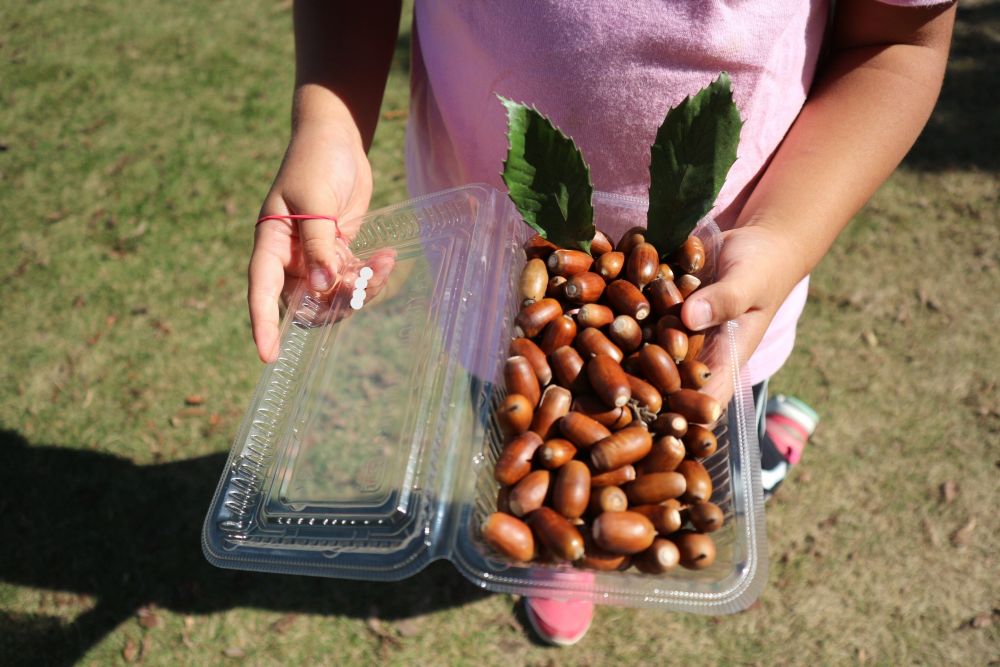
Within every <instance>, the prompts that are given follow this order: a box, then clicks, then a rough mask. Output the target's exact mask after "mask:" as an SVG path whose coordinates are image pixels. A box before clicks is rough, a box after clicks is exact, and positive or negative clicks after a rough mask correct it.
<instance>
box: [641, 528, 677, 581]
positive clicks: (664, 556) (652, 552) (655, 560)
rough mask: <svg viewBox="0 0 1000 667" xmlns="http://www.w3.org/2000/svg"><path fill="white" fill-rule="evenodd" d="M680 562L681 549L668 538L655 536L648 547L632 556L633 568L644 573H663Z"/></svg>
mask: <svg viewBox="0 0 1000 667" xmlns="http://www.w3.org/2000/svg"><path fill="white" fill-rule="evenodd" d="M680 562H681V551H680V549H678V548H677V545H676V544H674V543H673V542H671V541H670V540H667V539H664V538H662V537H657V538H656V539H654V540H653V543H652V544H651V545H650V546H649V548H648V549H646V550H645V551H643V552H642V553H639V554H636V555H635V556H633V558H632V565H634V566H635V569H637V570H639V571H640V572H643V573H645V574H664V573H665V572H670V571H671V570H673V569H675V568H676V567H677V566H678V565H680Z"/></svg>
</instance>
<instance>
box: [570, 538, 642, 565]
mask: <svg viewBox="0 0 1000 667" xmlns="http://www.w3.org/2000/svg"><path fill="white" fill-rule="evenodd" d="M580 535H581V537H583V552H584V554H583V558H582V559H581V560H579V561H577V562H576V565H578V566H579V567H584V568H588V569H591V570H601V571H604V572H608V571H614V570H619V569H621V568H622V567H624V566H625V565H627V564H628V563H630V562H631V561H630V558H629V556H628V555H626V554H615V553H611V552H610V551H605V550H604V549H602V548H601V547H599V546H597V544H596V543H595V542H594V537H593V535H591V534H590V530H589V528H587V529H583V530H581V531H580Z"/></svg>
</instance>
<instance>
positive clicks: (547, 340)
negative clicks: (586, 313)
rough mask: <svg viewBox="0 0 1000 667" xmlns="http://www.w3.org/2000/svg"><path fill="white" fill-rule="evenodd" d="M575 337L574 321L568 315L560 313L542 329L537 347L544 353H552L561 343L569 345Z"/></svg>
mask: <svg viewBox="0 0 1000 667" xmlns="http://www.w3.org/2000/svg"><path fill="white" fill-rule="evenodd" d="M575 338H576V322H575V321H574V320H573V318H572V317H570V316H569V315H560V316H559V317H557V318H555V319H554V320H552V321H551V322H549V323H548V324H547V325H545V329H544V330H543V331H542V340H541V341H540V342H539V344H538V347H540V348H541V349H542V352H544V353H545V354H552V353H553V352H555V351H556V350H557V349H559V348H560V347H562V346H563V345H569V344H571V343H572V342H573V339H575Z"/></svg>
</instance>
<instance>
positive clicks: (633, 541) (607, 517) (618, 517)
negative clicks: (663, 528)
mask: <svg viewBox="0 0 1000 667" xmlns="http://www.w3.org/2000/svg"><path fill="white" fill-rule="evenodd" d="M591 535H593V537H594V542H596V543H597V546H599V547H601V548H602V549H605V550H607V551H610V552H612V553H619V554H637V553H639V552H640V551H645V550H646V549H648V548H649V545H651V544H652V543H653V540H654V539H655V538H656V529H655V528H653V524H652V523H651V522H650V520H649V519H647V518H646V517H644V516H643V515H641V514H637V513H635V512H629V511H625V512H605V513H604V514H601V515H600V516H599V517H597V518H596V519H594V524H593V526H592V527H591Z"/></svg>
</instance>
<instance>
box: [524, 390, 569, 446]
mask: <svg viewBox="0 0 1000 667" xmlns="http://www.w3.org/2000/svg"><path fill="white" fill-rule="evenodd" d="M572 403H573V394H571V393H570V391H569V389H566V388H564V387H560V386H559V385H555V384H553V385H549V386H548V387H546V388H545V393H544V394H542V399H541V401H539V403H538V408H537V409H536V410H535V414H534V417H533V418H532V420H531V427H530V428H531V430H532V431H534V432H535V433H537V434H538V435H540V436H542V440H548V439H549V438H552V437H555V435H556V434H557V433H558V428H557V427H556V422H558V421H559V419H560V418H561V417H562V416H563V415H565V414H566V413H567V412H569V407H570V405H572Z"/></svg>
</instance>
